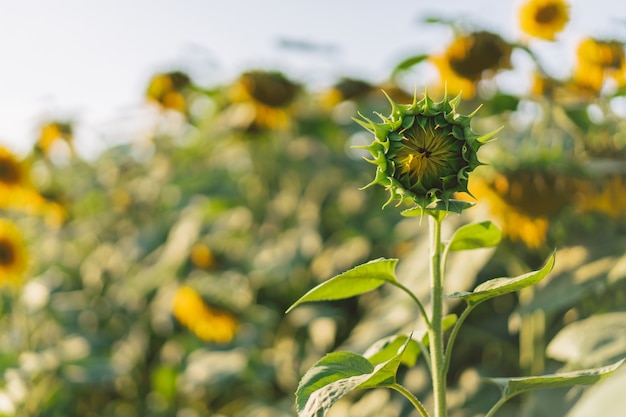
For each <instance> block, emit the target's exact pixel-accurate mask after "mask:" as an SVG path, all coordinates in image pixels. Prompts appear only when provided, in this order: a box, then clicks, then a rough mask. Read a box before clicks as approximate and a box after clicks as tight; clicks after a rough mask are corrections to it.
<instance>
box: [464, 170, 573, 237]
mask: <svg viewBox="0 0 626 417" xmlns="http://www.w3.org/2000/svg"><path fill="white" fill-rule="evenodd" d="M469 191H470V193H471V194H472V195H473V196H474V197H475V198H476V199H477V200H478V201H479V202H480V201H485V203H486V204H487V205H488V206H489V210H490V212H491V213H492V214H493V215H494V217H496V218H497V219H499V220H500V222H499V223H500V226H501V228H502V233H503V234H504V235H505V236H508V237H509V238H510V239H511V240H512V241H521V242H523V243H524V244H526V246H528V247H530V248H540V247H541V246H542V245H543V244H544V243H545V242H546V237H547V232H548V227H549V219H550V218H551V217H552V216H554V215H556V214H557V213H558V212H559V211H560V210H561V209H562V208H563V207H565V206H566V205H567V204H569V203H571V202H573V200H574V195H575V193H574V180H573V179H571V178H568V177H566V176H564V175H558V174H556V173H550V172H547V171H546V172H542V171H538V170H537V171H535V170H531V169H524V170H520V171H519V172H512V173H507V174H503V173H496V174H495V175H494V176H493V178H489V179H487V178H485V177H480V176H478V177H473V178H471V181H470V183H469Z"/></svg>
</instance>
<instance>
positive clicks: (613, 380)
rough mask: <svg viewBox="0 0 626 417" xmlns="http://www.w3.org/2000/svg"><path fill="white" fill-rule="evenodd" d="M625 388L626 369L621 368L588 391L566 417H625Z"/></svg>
mask: <svg viewBox="0 0 626 417" xmlns="http://www.w3.org/2000/svg"><path fill="white" fill-rule="evenodd" d="M624 387H626V367H621V368H620V369H618V370H617V371H616V372H615V373H614V374H613V375H611V376H610V377H608V378H606V379H603V380H602V381H600V382H599V383H598V384H596V385H594V386H593V387H591V388H590V389H589V390H588V391H586V392H585V393H584V394H583V396H582V397H581V398H580V400H579V401H578V402H577V403H576V404H575V405H574V407H572V409H571V410H570V411H569V413H567V416H566V417H589V416H602V417H623V416H624V405H623V403H622V401H623V398H624Z"/></svg>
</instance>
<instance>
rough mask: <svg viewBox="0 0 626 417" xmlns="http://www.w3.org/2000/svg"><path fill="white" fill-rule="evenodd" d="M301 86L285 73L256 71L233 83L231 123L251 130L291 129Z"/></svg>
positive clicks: (247, 73)
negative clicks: (292, 113)
mask: <svg viewBox="0 0 626 417" xmlns="http://www.w3.org/2000/svg"><path fill="white" fill-rule="evenodd" d="M299 91H300V86H299V85H297V84H295V83H294V82H292V81H290V80H289V79H287V78H286V77H285V76H284V75H283V74H282V73H280V72H274V71H263V70H253V71H248V72H245V73H243V74H242V75H241V76H240V77H239V79H238V80H237V81H236V82H235V83H234V84H233V85H232V86H231V88H230V90H229V92H228V93H229V98H230V100H231V101H232V103H233V106H232V107H231V110H232V111H231V113H230V115H231V116H232V117H231V123H232V124H233V125H234V126H235V127H239V128H242V129H244V130H248V131H257V130H261V131H262V130H265V129H284V128H287V127H288V126H289V124H290V120H291V106H292V104H293V102H294V100H295V98H296V96H297V94H298V92H299Z"/></svg>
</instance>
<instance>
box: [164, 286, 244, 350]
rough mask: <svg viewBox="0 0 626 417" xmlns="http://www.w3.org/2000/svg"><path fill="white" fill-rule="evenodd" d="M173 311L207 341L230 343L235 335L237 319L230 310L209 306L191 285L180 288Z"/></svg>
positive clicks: (183, 322)
mask: <svg viewBox="0 0 626 417" xmlns="http://www.w3.org/2000/svg"><path fill="white" fill-rule="evenodd" d="M172 312H173V314H174V317H176V319H177V320H178V321H179V322H180V323H181V324H182V325H184V326H185V327H187V328H188V329H189V330H191V331H192V332H193V333H194V334H195V335H196V336H198V337H199V338H200V339H202V340H204V341H206V342H215V343H229V342H231V341H232V340H233V338H234V337H235V333H236V331H237V327H238V321H237V319H236V318H235V317H234V316H233V315H232V314H230V313H228V312H225V311H222V310H218V309H216V308H213V307H210V306H208V305H207V304H206V303H205V302H204V300H203V299H202V297H200V295H199V294H198V293H197V292H196V291H195V290H194V289H192V288H191V287H187V286H182V287H180V288H178V290H177V291H176V294H175V296H174V301H173V304H172Z"/></svg>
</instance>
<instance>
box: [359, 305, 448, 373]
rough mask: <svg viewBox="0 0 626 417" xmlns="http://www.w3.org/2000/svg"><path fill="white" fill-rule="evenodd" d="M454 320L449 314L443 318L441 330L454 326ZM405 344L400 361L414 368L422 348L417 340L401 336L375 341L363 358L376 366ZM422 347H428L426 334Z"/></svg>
mask: <svg viewBox="0 0 626 417" xmlns="http://www.w3.org/2000/svg"><path fill="white" fill-rule="evenodd" d="M456 320H457V315H456V314H449V315H447V316H445V317H444V318H443V330H444V331H446V330H448V329H449V328H451V327H452V326H454V323H456ZM405 343H408V344H407V346H406V348H405V349H404V353H403V354H402V357H401V358H400V361H401V362H402V364H404V365H406V366H415V364H416V363H417V359H418V358H419V355H420V353H421V352H422V348H421V346H420V344H419V343H418V342H417V340H415V339H413V338H411V337H410V336H407V335H403V334H398V335H394V336H389V337H385V338H383V339H380V340H378V341H376V342H375V343H374V344H373V345H372V346H370V347H369V348H368V349H367V350H366V351H365V353H364V354H363V356H365V357H366V358H367V359H368V360H369V361H370V362H371V363H373V364H374V365H376V364H378V363H382V362H384V361H387V360H389V359H391V358H392V357H393V356H395V355H396V353H397V352H398V350H399V349H400V348H401V347H402V346H403V345H404V344H405ZM422 345H423V346H424V347H427V346H428V345H429V339H428V333H425V334H424V336H422Z"/></svg>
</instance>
